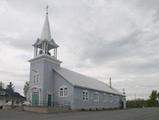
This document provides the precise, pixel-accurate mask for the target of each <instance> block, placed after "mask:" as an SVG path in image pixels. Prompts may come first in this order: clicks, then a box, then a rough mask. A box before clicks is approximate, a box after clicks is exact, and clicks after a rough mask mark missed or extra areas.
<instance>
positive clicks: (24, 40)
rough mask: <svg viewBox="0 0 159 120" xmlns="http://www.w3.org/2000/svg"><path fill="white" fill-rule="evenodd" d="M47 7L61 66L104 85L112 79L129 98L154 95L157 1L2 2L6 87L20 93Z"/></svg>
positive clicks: (0, 72)
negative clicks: (46, 6)
mask: <svg viewBox="0 0 159 120" xmlns="http://www.w3.org/2000/svg"><path fill="white" fill-rule="evenodd" d="M141 3H142V4H141ZM47 4H49V6H50V8H49V18H50V24H51V29H52V35H53V38H54V39H55V41H56V42H57V43H58V44H59V45H60V48H59V49H58V58H59V59H60V60H62V61H63V64H62V66H64V67H67V68H70V69H72V70H75V71H78V72H80V73H83V74H86V75H89V76H93V77H95V78H97V79H100V80H103V81H105V82H106V83H108V79H109V77H110V76H112V80H113V82H114V86H115V87H117V88H118V89H119V90H121V89H122V88H123V87H125V88H126V91H127V95H128V98H133V96H134V93H139V92H138V91H140V92H141V93H140V94H139V95H138V97H144V98H147V96H148V94H149V93H150V92H151V90H152V89H157V87H156V84H157V83H158V78H159V76H158V74H157V73H158V68H159V66H158V61H159V57H158V52H157V51H158V47H159V44H158V43H159V42H158V38H159V35H158V31H159V22H158V14H157V13H158V12H159V10H158V7H157V6H156V5H157V4H158V1H157V0H152V1H151V2H149V1H148V0H144V2H143V0H134V1H128V0H118V1H116V0H80V1H75V0H67V1H66V0H45V1H44V0H34V1H32V0H23V1H21V0H14V1H12V0H1V1H0V18H1V22H0V26H1V27H0V45H1V47H0V56H1V59H0V66H1V68H0V77H1V79H2V80H3V81H4V82H5V83H7V82H9V81H13V82H14V83H15V84H16V85H17V90H18V91H20V92H22V88H23V84H24V82H25V80H28V79H29V63H28V62H27V60H28V59H30V58H31V57H32V54H33V51H32V46H31V45H32V44H33V43H34V42H35V41H36V39H37V38H38V37H39V36H40V32H41V28H42V24H43V21H44V12H45V11H44V10H45V9H44V8H45V5H47ZM2 56H3V57H2ZM149 80H151V85H150V86H149V87H147V85H149V84H150V82H149ZM136 86H137V87H136ZM144 88H145V89H146V90H144Z"/></svg>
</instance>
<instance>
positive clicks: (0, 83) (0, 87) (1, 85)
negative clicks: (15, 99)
mask: <svg viewBox="0 0 159 120" xmlns="http://www.w3.org/2000/svg"><path fill="white" fill-rule="evenodd" d="M0 89H4V83H3V82H2V81H0Z"/></svg>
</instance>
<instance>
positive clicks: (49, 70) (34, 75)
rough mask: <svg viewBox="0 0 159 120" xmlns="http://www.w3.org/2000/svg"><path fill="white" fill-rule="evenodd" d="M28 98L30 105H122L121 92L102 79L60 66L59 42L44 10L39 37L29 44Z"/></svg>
mask: <svg viewBox="0 0 159 120" xmlns="http://www.w3.org/2000/svg"><path fill="white" fill-rule="evenodd" d="M33 46H34V57H33V58H32V59H31V60H29V62H30V82H29V84H30V89H29V92H28V98H27V99H28V100H29V101H30V102H31V104H32V105H33V106H52V107H69V108H71V109H73V110H74V109H108V108H121V107H124V106H125V103H126V101H125V96H124V95H123V94H122V93H120V92H119V91H117V90H116V89H114V88H110V87H109V86H108V85H107V84H105V83H104V82H101V81H99V80H96V79H94V78H91V77H88V76H85V75H82V74H80V73H76V72H73V71H70V70H68V69H66V68H63V67H61V63H62V61H60V60H58V59H57V48H58V47H59V45H57V43H56V42H55V41H54V39H53V38H52V37H51V30H50V25H49V19H48V12H46V18H45V22H44V25H43V29H42V33H41V36H40V38H38V39H37V40H36V42H35V43H34V44H33Z"/></svg>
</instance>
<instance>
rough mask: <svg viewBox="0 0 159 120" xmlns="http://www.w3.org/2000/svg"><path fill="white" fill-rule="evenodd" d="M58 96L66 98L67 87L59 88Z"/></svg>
mask: <svg viewBox="0 0 159 120" xmlns="http://www.w3.org/2000/svg"><path fill="white" fill-rule="evenodd" d="M59 96H60V97H67V96H68V88H67V86H62V87H60V90H59Z"/></svg>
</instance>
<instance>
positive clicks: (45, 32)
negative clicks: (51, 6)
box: [40, 6, 51, 40]
mask: <svg viewBox="0 0 159 120" xmlns="http://www.w3.org/2000/svg"><path fill="white" fill-rule="evenodd" d="M40 39H41V40H51V31H50V24H49V18H48V6H46V17H45V22H44V25H43V29H42V32H41V36H40Z"/></svg>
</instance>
